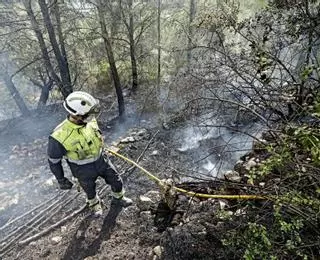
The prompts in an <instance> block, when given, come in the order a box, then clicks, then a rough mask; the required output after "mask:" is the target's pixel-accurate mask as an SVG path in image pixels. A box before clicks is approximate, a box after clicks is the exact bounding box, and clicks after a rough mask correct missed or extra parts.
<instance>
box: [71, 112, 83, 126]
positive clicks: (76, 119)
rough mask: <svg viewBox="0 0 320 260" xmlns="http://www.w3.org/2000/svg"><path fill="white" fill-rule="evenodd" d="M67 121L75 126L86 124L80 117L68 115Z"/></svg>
mask: <svg viewBox="0 0 320 260" xmlns="http://www.w3.org/2000/svg"><path fill="white" fill-rule="evenodd" d="M69 120H70V121H71V122H73V123H75V124H77V125H84V124H86V122H85V121H84V118H83V117H82V116H74V115H71V114H70V115H69Z"/></svg>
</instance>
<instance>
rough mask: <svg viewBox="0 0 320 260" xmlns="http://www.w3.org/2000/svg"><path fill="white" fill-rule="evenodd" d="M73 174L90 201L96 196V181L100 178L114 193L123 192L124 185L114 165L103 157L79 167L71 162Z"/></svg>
mask: <svg viewBox="0 0 320 260" xmlns="http://www.w3.org/2000/svg"><path fill="white" fill-rule="evenodd" d="M69 166H70V169H71V172H72V174H73V176H74V177H76V178H77V179H78V180H79V183H80V186H81V187H82V189H83V190H84V191H85V193H86V194H87V197H88V199H93V198H94V197H95V196H96V180H97V178H98V177H99V176H100V177H102V178H103V179H104V180H105V182H106V184H109V185H110V186H111V190H112V191H113V192H121V191H122V187H123V183H122V179H121V177H120V176H119V174H118V173H117V172H116V170H115V168H114V167H113V165H110V164H109V163H108V162H107V161H106V160H105V159H104V158H103V157H102V156H101V157H100V158H99V159H98V160H97V161H95V162H93V163H88V164H84V165H77V164H74V163H70V162H69Z"/></svg>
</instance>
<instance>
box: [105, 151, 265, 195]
mask: <svg viewBox="0 0 320 260" xmlns="http://www.w3.org/2000/svg"><path fill="white" fill-rule="evenodd" d="M106 151H107V152H109V153H111V154H113V155H115V156H117V157H119V158H121V159H123V160H125V161H127V162H129V163H131V164H133V165H134V166H136V167H137V168H139V169H140V170H141V171H142V172H144V173H145V174H146V175H147V176H148V177H149V178H150V179H151V180H153V181H154V182H156V183H157V184H158V185H159V186H161V187H162V188H164V187H165V184H164V183H163V182H162V181H161V180H160V179H159V178H157V177H156V176H154V175H153V174H152V173H150V172H149V171H147V170H146V169H144V168H143V167H141V166H140V165H139V164H137V163H136V162H134V161H132V160H130V159H129V158H127V157H125V156H123V155H121V154H119V153H117V152H115V151H112V150H110V149H106ZM173 188H174V189H175V190H176V191H179V192H182V193H184V194H187V195H189V196H192V197H200V198H213V199H241V200H271V198H270V197H269V196H261V195H222V194H204V193H196V192H193V191H187V190H185V189H181V188H178V187H175V186H174V187H173Z"/></svg>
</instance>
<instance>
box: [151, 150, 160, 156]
mask: <svg viewBox="0 0 320 260" xmlns="http://www.w3.org/2000/svg"><path fill="white" fill-rule="evenodd" d="M158 154H159V151H157V150H155V151H153V152H152V153H151V155H158Z"/></svg>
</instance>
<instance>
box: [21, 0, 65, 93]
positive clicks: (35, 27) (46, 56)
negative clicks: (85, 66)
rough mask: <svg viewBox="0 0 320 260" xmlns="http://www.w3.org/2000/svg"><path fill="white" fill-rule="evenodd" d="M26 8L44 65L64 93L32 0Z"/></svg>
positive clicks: (25, 2)
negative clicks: (32, 5) (34, 11)
mask: <svg viewBox="0 0 320 260" xmlns="http://www.w3.org/2000/svg"><path fill="white" fill-rule="evenodd" d="M24 6H25V8H26V11H27V14H28V17H29V19H30V22H31V26H32V29H33V31H34V33H35V35H36V37H37V40H38V43H39V46H40V50H41V53H42V58H43V61H44V64H45V66H46V68H47V70H48V72H49V74H50V76H51V77H52V78H53V80H54V81H55V83H56V84H57V86H58V87H59V89H60V90H61V92H62V91H63V85H62V82H61V80H60V78H59V77H58V75H57V74H56V73H55V71H54V69H53V66H52V64H51V61H50V57H49V53H48V50H47V46H46V44H45V41H44V37H43V35H42V32H41V30H40V28H39V25H38V23H37V20H36V18H35V15H34V13H33V10H32V7H31V0H25V1H24Z"/></svg>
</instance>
